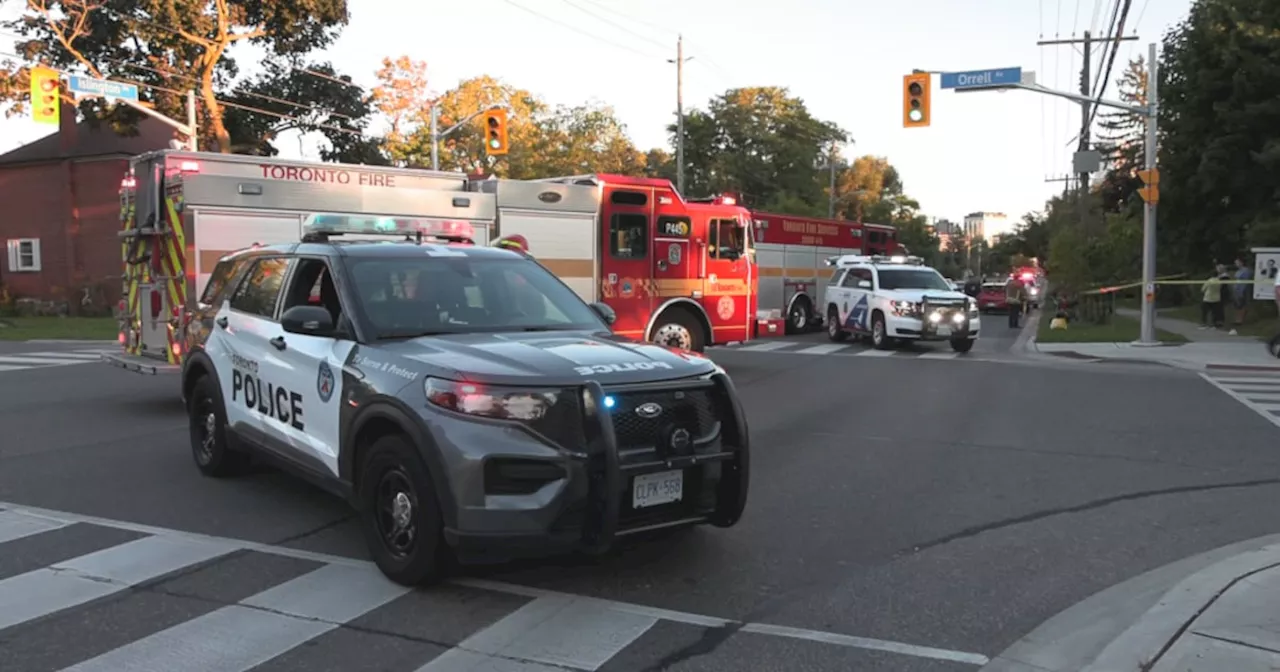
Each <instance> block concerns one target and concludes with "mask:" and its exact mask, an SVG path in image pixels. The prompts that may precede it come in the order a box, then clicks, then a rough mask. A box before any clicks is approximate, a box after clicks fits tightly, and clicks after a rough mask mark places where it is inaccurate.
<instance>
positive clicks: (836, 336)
mask: <svg viewBox="0 0 1280 672" xmlns="http://www.w3.org/2000/svg"><path fill="white" fill-rule="evenodd" d="M827 338H830V339H831V340H833V341H835V342H836V343H839V342H841V341H843V340H845V339H846V338H849V332H847V331H845V330H844V329H841V328H840V313H839V312H837V311H836V307H835V306H831V307H830V308H828V309H827Z"/></svg>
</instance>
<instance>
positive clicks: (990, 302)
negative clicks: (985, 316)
mask: <svg viewBox="0 0 1280 672" xmlns="http://www.w3.org/2000/svg"><path fill="white" fill-rule="evenodd" d="M987 307H988V308H995V307H996V302H995V301H988V302H987Z"/></svg>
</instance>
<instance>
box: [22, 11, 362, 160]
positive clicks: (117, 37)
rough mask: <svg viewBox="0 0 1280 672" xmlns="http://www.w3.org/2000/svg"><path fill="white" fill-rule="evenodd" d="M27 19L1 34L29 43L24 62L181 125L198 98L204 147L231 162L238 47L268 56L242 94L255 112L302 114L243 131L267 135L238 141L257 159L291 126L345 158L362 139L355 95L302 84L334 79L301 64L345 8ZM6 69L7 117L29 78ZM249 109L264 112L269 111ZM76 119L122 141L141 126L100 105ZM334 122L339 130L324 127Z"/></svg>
mask: <svg viewBox="0 0 1280 672" xmlns="http://www.w3.org/2000/svg"><path fill="white" fill-rule="evenodd" d="M27 9H28V12H27V13H26V14H25V15H24V16H22V17H20V18H18V19H15V20H12V21H7V22H5V23H4V24H3V25H4V27H5V28H6V29H7V30H10V31H14V32H17V33H19V34H21V35H22V36H23V38H25V39H23V40H22V41H20V42H19V43H18V45H17V49H18V50H19V51H20V52H21V54H22V55H23V57H24V58H25V59H27V60H28V61H35V62H41V63H45V64H47V65H50V66H52V67H56V68H59V69H62V70H64V71H76V70H79V71H84V72H87V74H89V75H91V76H93V77H95V78H99V79H121V80H127V81H133V82H137V83H138V84H140V88H141V90H140V92H139V97H140V98H141V99H142V100H143V101H144V102H145V103H148V104H150V105H151V106H153V107H154V109H155V110H156V111H157V112H160V113H162V114H165V115H166V116H169V117H172V118H177V119H185V118H186V112H185V91H187V90H189V89H193V88H194V89H195V90H196V91H197V93H198V96H199V98H200V101H201V107H200V109H199V126H200V127H201V129H202V133H201V135H202V136H203V137H202V138H201V140H202V141H203V142H202V144H204V145H205V146H210V145H212V146H213V147H215V148H217V149H218V150H219V151H223V152H228V151H231V150H232V149H233V148H235V145H236V144H237V138H235V137H233V135H234V133H233V129H231V128H229V126H228V124H227V122H226V107H227V106H224V101H223V99H222V97H221V96H223V95H225V94H228V93H232V91H229V89H232V88H233V82H235V80H236V79H237V77H238V75H239V73H240V68H239V67H238V64H237V62H236V61H235V59H234V58H233V57H232V53H233V50H234V47H236V46H237V45H240V44H252V45H255V46H258V47H261V48H263V49H265V50H266V51H267V53H268V56H267V59H266V63H265V64H261V65H265V66H266V68H265V72H266V73H267V74H265V75H262V76H259V77H256V78H253V79H252V81H251V82H250V83H247V84H242V86H241V87H240V89H239V90H238V93H239V94H240V95H245V94H255V95H254V96H253V97H255V99H257V100H259V102H261V101H262V100H264V99H263V98H262V96H265V95H271V97H273V98H277V100H276V102H274V103H273V105H275V106H276V107H277V109H280V108H287V109H289V110H290V111H291V114H290V116H298V115H299V114H301V116H299V120H298V121H292V122H289V123H288V124H284V125H281V124H275V123H274V122H273V124H274V125H273V126H271V129H270V130H269V131H265V130H264V128H265V125H264V124H262V123H261V122H258V123H257V124H253V125H247V126H245V125H242V126H241V128H240V129H239V130H240V131H241V132H245V131H246V130H247V129H250V128H252V129H254V130H256V131H258V132H262V133H264V135H263V136H261V137H259V138H256V139H245V138H241V140H248V142H247V144H249V145H251V146H254V147H257V148H258V149H259V150H261V149H262V148H263V144H262V143H267V144H269V143H270V140H271V137H269V136H270V134H271V132H278V131H279V130H280V129H281V127H282V126H288V127H294V128H299V129H301V130H316V131H320V132H322V133H325V135H326V136H328V137H329V139H330V141H331V142H334V143H335V145H336V146H338V147H339V148H340V149H339V151H341V147H342V146H343V145H344V143H345V144H352V143H351V141H350V136H351V135H352V133H353V132H359V131H361V130H362V129H363V119H364V116H363V115H360V114H359V113H360V112H361V110H360V109H359V105H358V103H356V102H354V101H358V100H359V93H358V91H354V92H348V93H347V94H345V95H337V96H336V98H335V97H332V96H333V94H334V93H335V91H334V90H332V89H330V88H329V87H324V86H316V85H314V84H313V85H306V84H302V83H301V80H300V79H299V78H298V76H299V75H300V74H302V73H303V72H305V71H307V70H311V71H315V72H326V73H333V72H334V70H333V68H332V67H331V66H328V65H326V64H316V65H310V66H308V65H305V64H304V63H303V59H304V58H305V57H306V55H307V54H309V53H311V52H313V51H315V50H318V49H323V48H324V47H327V46H328V45H330V44H331V43H332V42H333V40H334V39H335V38H336V37H337V34H338V31H339V29H340V28H341V27H342V26H343V25H345V23H346V21H347V3H346V1H345V0H306V1H304V2H285V1H283V0H218V1H217V2H212V3H210V2H191V1H189V0H183V1H181V2H179V0H133V1H131V2H124V1H123V0H28V1H27ZM255 65H257V64H255ZM7 68H8V69H7V71H6V74H5V77H4V79H5V80H6V81H7V83H8V85H7V86H4V87H2V88H0V93H3V94H4V95H5V97H6V98H7V100H8V102H9V103H10V105H11V106H10V109H9V111H10V112H15V111H17V110H20V109H21V101H22V99H23V96H25V91H24V90H23V88H22V84H23V82H24V80H25V78H26V75H25V74H24V73H23V72H22V70H21V68H20V67H19V66H18V65H16V64H7ZM254 69H255V70H257V69H258V68H257V67H255V68H254ZM268 76H269V78H268ZM335 79H338V78H336V77H335ZM339 81H342V80H340V79H339ZM348 81H349V80H348ZM262 91H275V92H279V91H288V92H291V93H295V94H297V93H301V92H310V93H312V94H314V95H320V96H322V97H320V98H312V99H305V98H299V99H284V98H283V97H280V96H279V93H272V94H264V93H261V92H262ZM280 101H284V102H280ZM268 102H270V101H268ZM237 104H238V105H239V106H240V108H239V109H240V110H241V112H248V111H249V110H246V109H244V108H246V107H250V105H248V104H247V103H237ZM252 107H257V108H263V104H255V105H252ZM80 111H81V112H82V113H84V114H85V115H86V117H88V118H89V119H90V120H92V121H95V122H96V121H99V120H106V121H108V122H109V123H111V124H112V125H113V127H115V128H116V129H117V130H122V131H125V132H128V131H130V130H131V129H134V128H136V125H137V121H138V120H139V118H140V115H139V114H138V113H137V112H136V111H134V110H131V109H128V108H125V107H122V106H116V105H112V104H110V103H108V102H106V101H105V100H102V99H89V100H86V101H84V102H82V103H81V104H80ZM269 111H274V110H269ZM300 111H301V113H300ZM351 112H354V113H355V114H349V113H351ZM337 115H341V117H338V116H337ZM267 116H270V115H267ZM335 119H342V120H343V122H342V123H335V124H330V123H328V122H329V121H334V120H335ZM330 126H333V127H336V128H341V129H342V130H340V131H338V130H333V128H328V127H330ZM339 136H341V138H342V139H339ZM255 140H256V141H255ZM356 144H358V143H356Z"/></svg>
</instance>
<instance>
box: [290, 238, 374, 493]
mask: <svg viewBox="0 0 1280 672" xmlns="http://www.w3.org/2000/svg"><path fill="white" fill-rule="evenodd" d="M339 296H340V293H339V292H338V285H337V284H336V283H335V278H334V276H333V275H332V273H331V269H330V268H329V266H328V264H327V263H326V262H325V260H324V259H321V258H310V257H299V258H298V259H297V260H296V261H295V262H294V269H293V273H292V275H291V276H290V278H289V283H288V287H287V289H286V290H285V292H284V298H283V300H282V301H281V307H280V314H281V316H283V315H284V314H285V312H286V311H288V310H289V309H290V308H293V307H294V306H306V305H313V306H320V307H323V308H325V309H326V310H328V311H329V314H330V315H332V316H333V323H334V324H335V325H338V331H337V332H335V333H334V334H329V335H312V334H300V333H285V331H284V329H283V327H279V330H280V331H279V337H280V338H281V339H282V340H281V345H280V346H279V347H278V348H277V347H276V346H273V351H274V353H273V354H275V355H276V356H275V357H274V358H273V361H274V362H275V363H276V366H278V368H279V373H278V380H280V381H282V383H283V390H284V391H285V392H287V394H288V400H289V401H288V402H287V403H288V411H289V415H290V421H289V424H288V425H287V426H286V427H285V429H284V431H285V434H286V435H287V436H288V439H289V442H290V447H291V448H292V449H293V454H292V455H291V457H294V458H298V459H301V460H303V461H304V462H305V463H306V465H305V466H307V467H310V468H311V469H315V470H319V471H320V473H322V474H323V475H325V476H333V477H336V476H337V475H338V444H339V441H340V436H339V432H340V428H339V423H338V418H339V415H340V413H339V408H338V404H339V402H340V401H341V399H342V370H343V367H344V366H345V365H346V363H347V358H348V357H349V356H350V355H351V351H352V350H353V349H354V348H355V341H354V338H353V336H352V335H351V334H349V333H348V332H347V329H348V328H349V327H345V326H344V324H349V321H348V320H344V319H342V316H343V302H342V301H341V299H340V298H339ZM285 392H276V395H277V396H278V397H280V396H281V395H282V394H284V393H285ZM282 399H283V397H282Z"/></svg>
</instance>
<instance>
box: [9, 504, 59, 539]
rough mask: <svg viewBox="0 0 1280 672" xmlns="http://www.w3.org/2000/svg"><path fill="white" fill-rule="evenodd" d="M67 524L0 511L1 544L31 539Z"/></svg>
mask: <svg viewBox="0 0 1280 672" xmlns="http://www.w3.org/2000/svg"><path fill="white" fill-rule="evenodd" d="M66 526H67V524H66V523H63V522H59V521H55V520H46V519H44V518H32V517H31V516H23V515H20V514H17V513H13V512H11V511H0V544H3V543H6V542H10V541H13V540H15V539H21V538H23V537H29V536H31V535H33V534H40V533H42V532H50V531H52V530H56V529H59V528H62V527H66Z"/></svg>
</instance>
